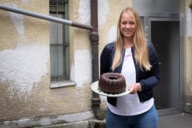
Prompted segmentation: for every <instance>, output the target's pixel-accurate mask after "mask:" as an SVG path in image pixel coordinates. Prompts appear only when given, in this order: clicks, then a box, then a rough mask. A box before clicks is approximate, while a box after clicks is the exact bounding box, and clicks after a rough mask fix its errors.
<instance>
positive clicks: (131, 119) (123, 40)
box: [100, 7, 160, 128]
mask: <svg viewBox="0 0 192 128" xmlns="http://www.w3.org/2000/svg"><path fill="white" fill-rule="evenodd" d="M117 28H118V29H117V40H116V42H113V43H110V44H107V45H106V46H105V47H104V49H103V51H102V53H101V56H100V72H101V74H103V73H106V72H118V73H121V74H122V75H124V77H125V80H126V84H128V85H129V90H130V93H129V94H127V95H125V96H122V97H117V98H114V97H113V98H111V97H107V107H108V112H107V117H106V126H107V128H157V125H158V114H157V111H156V108H155V106H154V98H153V87H155V86H156V85H157V84H158V82H159V79H160V75H159V62H158V58H157V54H156V50H155V48H154V47H153V44H152V43H151V42H147V41H146V39H145V35H144V32H143V29H142V24H141V21H140V18H139V15H138V13H137V12H136V11H135V10H134V9H133V8H131V7H127V8H125V9H124V10H123V11H122V12H121V14H120V16H119V21H118V27H117Z"/></svg>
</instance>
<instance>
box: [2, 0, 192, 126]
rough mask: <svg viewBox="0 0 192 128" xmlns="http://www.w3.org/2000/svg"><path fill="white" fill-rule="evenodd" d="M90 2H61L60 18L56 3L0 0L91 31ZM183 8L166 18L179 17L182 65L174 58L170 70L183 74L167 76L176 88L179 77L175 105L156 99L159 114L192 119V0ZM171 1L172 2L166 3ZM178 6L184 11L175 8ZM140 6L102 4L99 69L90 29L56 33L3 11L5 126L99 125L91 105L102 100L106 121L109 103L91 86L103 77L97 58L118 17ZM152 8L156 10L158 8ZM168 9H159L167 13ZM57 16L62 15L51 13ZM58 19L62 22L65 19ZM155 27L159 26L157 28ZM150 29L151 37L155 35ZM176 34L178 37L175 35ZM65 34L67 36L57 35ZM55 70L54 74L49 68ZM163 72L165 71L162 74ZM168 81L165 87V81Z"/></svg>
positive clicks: (50, 25)
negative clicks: (188, 114) (93, 121)
mask: <svg viewBox="0 0 192 128" xmlns="http://www.w3.org/2000/svg"><path fill="white" fill-rule="evenodd" d="M91 1H93V0H63V1H62V2H63V3H64V4H62V3H61V5H64V6H63V8H65V9H64V10H62V9H61V10H60V12H59V11H58V12H57V13H55V12H56V11H55V10H54V8H53V9H52V10H51V6H50V5H51V2H53V3H52V5H53V6H55V5H56V4H55V3H54V0H53V1H41V0H1V1H0V5H1V6H6V7H11V8H15V9H16V10H17V9H21V10H24V11H29V12H33V13H36V14H41V15H45V16H54V17H59V18H62V19H67V20H69V21H72V22H76V23H80V24H84V25H87V26H92V25H91V20H92V19H91V18H92V17H91V7H92V6H91ZM137 1H139V0H137ZM181 1H183V0H178V1H177V2H176V3H175V4H173V6H174V7H177V8H178V9H177V10H179V11H178V12H170V13H171V15H169V16H170V17H171V18H176V20H175V22H172V23H173V24H175V26H174V25H173V27H174V28H175V27H178V30H177V31H178V33H179V38H177V40H179V42H178V45H177V46H178V47H177V48H178V49H179V52H178V49H176V51H177V52H176V53H177V54H178V58H179V60H177V59H176V63H171V64H173V67H174V66H175V65H176V68H179V72H176V73H175V72H174V71H173V72H174V73H175V74H179V75H177V76H174V77H173V78H172V77H171V76H168V77H169V78H171V79H173V81H174V80H176V79H177V78H178V80H179V81H177V82H176V83H174V82H172V81H171V82H170V83H169V84H170V85H172V86H173V87H172V88H168V91H170V92H171V91H174V89H175V88H178V90H175V91H176V92H178V93H176V100H177V101H178V102H176V103H175V102H174V103H171V104H168V103H170V102H171V101H172V100H175V99H172V97H175V96H174V95H173V96H172V95H171V96H169V97H170V99H169V101H167V102H168V103H167V102H166V101H162V102H158V101H161V98H159V99H158V97H159V95H160V96H161V95H163V92H162V93H160V94H159V95H156V96H157V99H158V100H157V102H158V104H161V105H162V104H166V105H165V107H161V105H160V108H159V110H164V109H170V108H177V109H175V110H176V111H174V112H173V113H175V112H181V111H182V112H192V106H191V105H192V59H191V54H192V50H191V49H192V44H191V43H192V14H191V9H190V8H189V5H190V4H191V2H192V1H191V0H185V1H183V2H181ZM148 2H149V3H148V4H150V2H152V1H151V0H148ZM169 2H173V1H172V0H169ZM169 2H168V3H169ZM180 2H181V3H180ZM146 3H147V2H146ZM173 3H174V2H173ZM178 3H179V5H180V6H177V5H178ZM136 4H138V3H134V2H133V1H132V0H98V2H97V6H98V11H97V13H98V31H96V32H98V33H96V34H98V37H99V41H98V42H97V43H98V45H97V47H98V58H96V60H97V61H96V62H93V54H92V52H93V50H94V47H92V44H91V40H90V35H91V31H90V30H88V29H84V28H79V27H75V26H70V25H63V26H59V25H61V24H60V23H56V22H53V21H49V20H44V19H41V18H37V17H32V16H27V15H25V14H21V13H15V12H12V11H6V10H3V9H0V32H1V34H0V42H1V43H0V87H1V89H0V97H1V98H0V122H1V123H0V126H2V127H6V126H7V127H8V126H10V127H11V126H13V127H32V126H45V125H52V124H58V123H66V122H79V121H83V120H90V119H95V118H96V119H97V117H96V115H95V113H94V111H93V109H94V108H93V106H94V105H93V103H94V98H96V99H98V102H97V101H96V104H97V105H98V106H97V107H98V108H99V109H101V113H100V114H102V116H103V117H104V115H105V114H104V113H105V112H104V111H105V110H106V109H107V107H106V97H104V96H99V97H97V95H96V96H95V94H94V93H93V92H92V90H91V87H90V86H91V84H92V83H93V82H95V81H96V80H98V79H97V77H96V78H95V77H92V76H93V75H94V73H96V75H97V76H98V77H99V71H95V70H93V69H94V67H93V65H94V64H95V63H97V65H96V66H98V67H99V55H100V53H101V51H102V49H103V47H104V46H105V45H106V44H107V43H110V42H112V41H115V37H116V29H117V27H116V26H117V21H118V16H119V14H120V12H121V10H122V9H123V8H125V7H127V6H133V7H135V8H137V7H138V6H137V5H136ZM153 4H154V5H157V6H158V5H159V3H153ZM164 4H166V2H165V3H164ZM164 4H163V3H162V6H164ZM58 7H59V6H58ZM57 9H58V8H57ZM58 10H59V9H58ZM138 11H140V10H138ZM166 11H167V12H169V11H170V10H169V9H168V10H166ZM53 12H54V13H55V14H57V15H55V14H52V13H53ZM61 12H63V15H64V16H63V15H60V14H61ZM167 12H163V13H167ZM139 13H140V14H141V12H139ZM147 13H149V14H150V12H147ZM160 13H162V12H160ZM172 13H173V15H172ZM175 13H178V14H175ZM156 14H159V13H158V12H157V13H156ZM174 14H175V15H176V16H175V15H174ZM142 16H144V17H142ZM150 16H152V18H151V19H152V20H151V23H153V22H152V21H153V18H154V17H155V18H156V17H158V15H157V16H155V14H153V15H150ZM169 16H167V15H162V18H165V17H166V18H168V19H169V18H170V17H169ZM142 18H143V26H144V30H145V29H146V27H148V26H147V24H146V23H147V22H146V17H145V15H144V14H141V19H142ZM177 18H178V19H177ZM161 20H162V19H161ZM154 21H156V20H154ZM166 21H169V20H166ZM158 23H159V22H158ZM152 25H154V26H158V24H156V22H155V23H153V24H152ZM152 25H151V28H150V29H151V30H153V28H152ZM164 25H168V24H166V23H165V24H164ZM168 26H169V25H168ZM55 28H58V29H55ZM61 28H62V29H61ZM171 30H172V31H175V29H171ZM145 32H146V34H149V35H150V38H149V40H153V38H152V36H151V35H152V34H151V33H147V32H148V31H147V30H146V31H145ZM150 32H151V31H150ZM56 33H57V34H56ZM60 33H62V34H61V35H59V34H60ZM157 34H158V33H157ZM146 36H147V35H146ZM63 37H64V38H63ZM54 40H57V42H59V41H60V40H62V41H61V42H65V43H64V44H62V43H60V42H59V43H58V44H57V45H56V44H54ZM52 41H53V43H52ZM154 41H155V39H154ZM97 43H96V44H97ZM60 46H62V47H60ZM173 46H175V45H174V44H173V45H171V47H172V48H173ZM54 47H57V48H56V49H54ZM60 48H62V50H60ZM172 48H171V49H172ZM55 50H56V51H55ZM158 50H159V49H158ZM172 52H173V53H174V51H172ZM60 55H61V56H60ZM171 55H172V54H171ZM164 57H166V56H164ZM56 58H57V59H56ZM60 58H64V59H63V60H62V59H60ZM168 59H170V58H168ZM60 60H62V61H61V62H60ZM173 61H175V60H173ZM59 64H61V65H59ZM53 65H56V67H52V66H53ZM162 67H163V66H162ZM96 69H98V70H99V68H96ZM165 69H166V68H165ZM163 71H164V69H162V71H161V72H163ZM170 72H171V71H170ZM54 73H55V74H54ZM53 76H56V77H53ZM60 76H62V77H60ZM163 81H165V83H166V80H164V79H163ZM165 83H161V84H165ZM174 85H177V86H178V87H175V86H174ZM167 86H168V85H167ZM168 87H169V86H168ZM159 89H160V90H161V89H162V88H159ZM157 92H158V91H157ZM94 96H95V97H94ZM162 98H164V97H162ZM155 99H156V98H155ZM162 106H163V105H162ZM178 109H179V110H178ZM168 114H171V113H168ZM160 115H161V114H160ZM100 120H102V119H100Z"/></svg>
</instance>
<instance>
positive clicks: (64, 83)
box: [50, 80, 76, 89]
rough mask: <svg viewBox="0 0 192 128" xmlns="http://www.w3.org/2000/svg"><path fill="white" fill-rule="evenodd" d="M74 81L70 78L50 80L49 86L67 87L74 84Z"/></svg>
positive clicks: (52, 87)
mask: <svg viewBox="0 0 192 128" xmlns="http://www.w3.org/2000/svg"><path fill="white" fill-rule="evenodd" d="M75 85H76V83H75V82H73V81H71V80H65V81H54V82H51V84H50V88H51V89H54V88H62V87H68V86H75Z"/></svg>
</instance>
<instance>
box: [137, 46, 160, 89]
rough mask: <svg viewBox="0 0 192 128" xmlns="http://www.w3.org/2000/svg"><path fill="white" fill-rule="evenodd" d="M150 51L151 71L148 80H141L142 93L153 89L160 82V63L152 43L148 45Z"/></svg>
mask: <svg viewBox="0 0 192 128" xmlns="http://www.w3.org/2000/svg"><path fill="white" fill-rule="evenodd" d="M148 50H149V62H150V64H151V66H152V67H151V70H150V71H148V73H147V74H148V78H146V79H142V80H140V84H141V86H142V91H144V90H148V89H151V88H153V87H154V86H155V85H157V84H158V82H159V80H160V73H159V61H158V56H157V53H156V50H155V48H154V46H153V44H152V43H151V42H149V43H148Z"/></svg>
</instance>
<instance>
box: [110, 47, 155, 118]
mask: <svg viewBox="0 0 192 128" xmlns="http://www.w3.org/2000/svg"><path fill="white" fill-rule="evenodd" d="M121 74H122V75H123V76H124V77H125V80H126V84H127V85H129V84H133V83H136V72H135V65H134V62H133V57H132V52H131V48H128V49H126V51H125V56H124V62H123V67H122V72H121ZM153 104H154V99H153V98H151V99H150V100H148V101H145V102H143V103H141V102H140V101H139V97H138V94H137V93H135V94H127V95H125V96H122V97H117V104H116V107H115V106H113V105H111V104H110V103H107V105H108V108H109V109H110V110H111V112H113V113H115V114H117V115H122V116H131V115H138V114H141V113H144V112H146V111H148V110H149V109H150V108H151V107H152V106H153Z"/></svg>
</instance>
